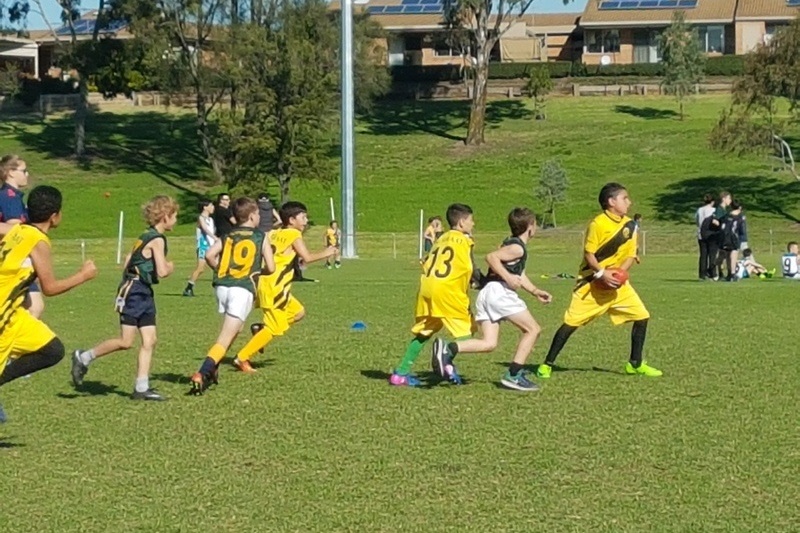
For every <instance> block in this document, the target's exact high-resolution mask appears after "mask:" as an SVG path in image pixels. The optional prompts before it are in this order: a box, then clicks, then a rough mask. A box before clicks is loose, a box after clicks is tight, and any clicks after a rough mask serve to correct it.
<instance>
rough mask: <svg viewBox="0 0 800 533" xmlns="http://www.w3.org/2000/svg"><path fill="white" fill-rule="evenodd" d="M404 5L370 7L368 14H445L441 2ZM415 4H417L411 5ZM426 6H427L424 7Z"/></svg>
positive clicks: (417, 0)
mask: <svg viewBox="0 0 800 533" xmlns="http://www.w3.org/2000/svg"><path fill="white" fill-rule="evenodd" d="M402 1H403V2H404V3H403V4H402V5H399V6H398V5H393V6H368V7H367V13H369V14H371V15H380V14H385V15H388V14H392V15H400V14H409V15H411V14H419V13H444V6H443V5H442V4H441V3H439V0H402ZM411 2H415V3H413V4H412V3H411ZM423 4H425V5H423Z"/></svg>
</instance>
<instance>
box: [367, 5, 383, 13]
mask: <svg viewBox="0 0 800 533" xmlns="http://www.w3.org/2000/svg"><path fill="white" fill-rule="evenodd" d="M384 7H386V6H369V7H367V13H370V14H373V15H374V14H376V13H383V8H384Z"/></svg>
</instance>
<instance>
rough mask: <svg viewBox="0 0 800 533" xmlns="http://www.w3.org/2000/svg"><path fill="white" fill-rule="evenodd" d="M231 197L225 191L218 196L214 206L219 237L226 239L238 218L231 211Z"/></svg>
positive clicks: (215, 223) (215, 224)
mask: <svg viewBox="0 0 800 533" xmlns="http://www.w3.org/2000/svg"><path fill="white" fill-rule="evenodd" d="M230 206H231V197H230V195H229V194H228V193H226V192H223V193H220V194H219V195H218V196H217V205H216V207H215V208H214V226H215V227H216V232H217V237H219V238H220V239H224V238H225V236H226V235H227V234H228V233H230V232H231V230H232V229H233V226H234V225H236V219H235V218H233V212H231V207H230Z"/></svg>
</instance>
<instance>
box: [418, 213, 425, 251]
mask: <svg viewBox="0 0 800 533" xmlns="http://www.w3.org/2000/svg"><path fill="white" fill-rule="evenodd" d="M424 223H425V212H424V211H423V210H422V209H420V210H419V258H420V259H422V250H423V246H422V242H423V239H424V237H423V234H424V233H425V226H424Z"/></svg>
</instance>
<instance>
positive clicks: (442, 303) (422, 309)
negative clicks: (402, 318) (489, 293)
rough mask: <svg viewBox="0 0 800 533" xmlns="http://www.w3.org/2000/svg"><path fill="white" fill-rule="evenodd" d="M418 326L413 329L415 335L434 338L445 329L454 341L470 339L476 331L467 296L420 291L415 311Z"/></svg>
mask: <svg viewBox="0 0 800 533" xmlns="http://www.w3.org/2000/svg"><path fill="white" fill-rule="evenodd" d="M414 316H415V317H416V318H417V322H416V324H414V327H412V328H411V332H412V333H413V334H414V335H421V336H423V337H432V336H433V335H435V334H436V333H437V332H438V331H439V330H441V329H442V328H443V327H444V328H446V329H447V331H448V332H449V333H450V335H451V336H452V337H453V338H454V339H460V338H462V337H469V336H471V335H472V333H473V332H474V331H475V330H476V327H475V321H474V320H473V318H472V313H470V310H469V298H468V297H467V296H466V295H465V294H461V293H454V292H438V293H434V294H432V295H428V294H425V293H424V292H423V291H422V290H420V292H419V294H418V295H417V304H416V307H415V311H414Z"/></svg>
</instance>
